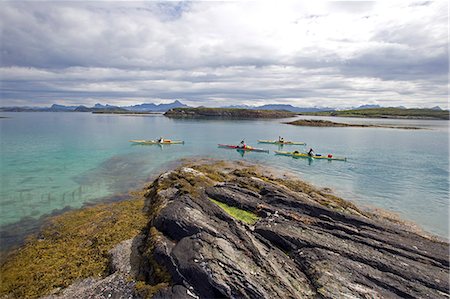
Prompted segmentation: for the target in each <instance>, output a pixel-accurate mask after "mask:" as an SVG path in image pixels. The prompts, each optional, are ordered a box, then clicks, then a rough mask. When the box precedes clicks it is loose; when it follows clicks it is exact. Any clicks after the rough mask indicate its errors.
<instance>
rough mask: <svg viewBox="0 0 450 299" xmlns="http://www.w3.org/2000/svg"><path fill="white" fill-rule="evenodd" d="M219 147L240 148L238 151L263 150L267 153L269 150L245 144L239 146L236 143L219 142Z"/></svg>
mask: <svg viewBox="0 0 450 299" xmlns="http://www.w3.org/2000/svg"><path fill="white" fill-rule="evenodd" d="M219 147H223V148H231V149H236V150H240V151H253V152H263V153H268V152H269V150H265V149H262V148H256V147H251V146H246V147H245V148H242V147H239V146H237V145H228V144H219Z"/></svg>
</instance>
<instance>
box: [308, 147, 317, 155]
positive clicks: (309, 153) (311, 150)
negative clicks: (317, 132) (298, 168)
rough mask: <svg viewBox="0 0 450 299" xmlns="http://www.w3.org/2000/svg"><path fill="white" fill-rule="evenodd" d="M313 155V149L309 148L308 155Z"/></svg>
mask: <svg viewBox="0 0 450 299" xmlns="http://www.w3.org/2000/svg"><path fill="white" fill-rule="evenodd" d="M314 155H315V153H314V150H313V149H312V148H310V149H309V151H308V156H310V157H312V156H314Z"/></svg>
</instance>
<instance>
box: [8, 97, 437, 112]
mask: <svg viewBox="0 0 450 299" xmlns="http://www.w3.org/2000/svg"><path fill="white" fill-rule="evenodd" d="M184 107H189V106H188V105H185V104H183V103H181V102H180V101H178V100H175V101H173V102H172V103H168V104H153V103H143V104H138V105H132V106H113V105H109V104H106V105H103V104H100V103H97V104H95V105H94V106H92V107H87V106H83V105H79V106H65V105H58V104H53V105H52V106H50V107H30V106H15V107H0V111H4V112H34V111H41V112H99V111H101V112H127V111H130V112H166V111H168V110H170V109H172V108H184ZM221 108H237V109H250V110H285V111H290V112H296V113H302V112H324V111H337V110H361V109H371V108H382V107H381V106H380V105H361V106H358V107H351V108H348V109H336V108H330V107H295V106H292V105H286V104H266V105H262V106H249V105H231V106H224V107H221ZM395 108H400V109H406V107H403V106H398V107H395ZM430 109H432V110H442V109H441V107H439V106H435V107H433V108H430Z"/></svg>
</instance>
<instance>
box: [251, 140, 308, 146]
mask: <svg viewBox="0 0 450 299" xmlns="http://www.w3.org/2000/svg"><path fill="white" fill-rule="evenodd" d="M258 142H259V143H267V144H278V145H306V143H305V142H296V141H279V140H258Z"/></svg>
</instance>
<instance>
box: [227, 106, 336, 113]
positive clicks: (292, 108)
mask: <svg viewBox="0 0 450 299" xmlns="http://www.w3.org/2000/svg"><path fill="white" fill-rule="evenodd" d="M221 108H237V109H251V110H286V111H290V112H298V113H300V112H320V111H334V110H335V109H334V108H329V107H295V106H292V105H286V104H267V105H262V106H248V105H232V106H225V107H221Z"/></svg>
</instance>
